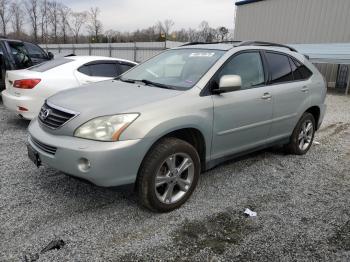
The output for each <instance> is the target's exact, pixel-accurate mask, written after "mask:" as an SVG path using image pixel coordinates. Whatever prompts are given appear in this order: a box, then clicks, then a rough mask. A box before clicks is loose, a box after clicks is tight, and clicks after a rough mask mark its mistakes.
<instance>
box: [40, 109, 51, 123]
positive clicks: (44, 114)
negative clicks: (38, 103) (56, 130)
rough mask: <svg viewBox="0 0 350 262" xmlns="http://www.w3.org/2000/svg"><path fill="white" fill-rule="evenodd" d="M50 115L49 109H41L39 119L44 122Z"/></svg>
mask: <svg viewBox="0 0 350 262" xmlns="http://www.w3.org/2000/svg"><path fill="white" fill-rule="evenodd" d="M50 114H51V109H43V110H42V111H41V112H40V117H41V118H42V119H43V120H45V119H46V118H48V117H49V115H50Z"/></svg>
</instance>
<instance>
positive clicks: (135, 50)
mask: <svg viewBox="0 0 350 262" xmlns="http://www.w3.org/2000/svg"><path fill="white" fill-rule="evenodd" d="M136 59H137V46H136V42H134V62H136Z"/></svg>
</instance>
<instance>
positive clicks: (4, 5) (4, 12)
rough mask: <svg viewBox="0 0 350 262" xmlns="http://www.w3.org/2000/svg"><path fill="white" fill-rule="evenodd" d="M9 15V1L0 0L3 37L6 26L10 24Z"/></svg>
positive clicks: (5, 32) (5, 33)
mask: <svg viewBox="0 0 350 262" xmlns="http://www.w3.org/2000/svg"><path fill="white" fill-rule="evenodd" d="M10 19H11V13H10V1H9V0H0V20H1V26H2V33H3V35H4V36H6V35H7V24H8V23H9V22H10Z"/></svg>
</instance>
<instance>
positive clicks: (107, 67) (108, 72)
mask: <svg viewBox="0 0 350 262" xmlns="http://www.w3.org/2000/svg"><path fill="white" fill-rule="evenodd" d="M86 67H89V75H90V76H98V77H117V76H118V72H117V66H116V64H115V63H98V64H91V65H87V66H86ZM81 69H82V70H83V71H85V73H83V72H82V71H81ZM79 72H82V73H83V74H87V73H86V72H88V71H87V69H86V68H84V67H81V68H80V69H79Z"/></svg>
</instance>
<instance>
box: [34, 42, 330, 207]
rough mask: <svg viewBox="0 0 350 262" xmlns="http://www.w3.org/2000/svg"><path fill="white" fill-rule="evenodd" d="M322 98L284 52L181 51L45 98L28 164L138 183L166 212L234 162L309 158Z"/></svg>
mask: <svg viewBox="0 0 350 262" xmlns="http://www.w3.org/2000/svg"><path fill="white" fill-rule="evenodd" d="M325 97H326V85H325V81H324V79H323V77H322V75H321V74H320V73H319V72H318V71H317V69H316V68H315V67H314V66H313V65H312V64H311V63H310V62H309V61H308V60H307V59H306V57H305V56H304V55H302V54H299V53H298V52H296V51H295V50H294V49H293V48H290V47H288V46H283V45H278V44H272V43H265V42H241V43H236V42H232V43H216V44H200V43H193V44H187V45H185V46H181V47H178V48H175V49H171V50H168V51H165V52H163V53H161V54H160V55H158V56H156V57H154V58H152V59H150V60H148V61H147V62H145V63H143V64H141V65H139V66H137V67H135V68H133V69H131V70H130V71H128V72H126V73H125V74H123V75H122V76H121V77H119V78H118V79H115V80H110V81H105V82H100V83H94V84H91V85H90V86H86V87H83V88H76V89H71V90H67V91H64V92H61V93H58V94H56V95H54V96H52V97H50V98H49V99H48V100H47V101H46V103H45V104H44V105H43V107H42V109H41V112H40V114H39V116H38V118H36V119H34V120H33V121H32V122H31V124H30V126H29V133H30V136H29V140H28V155H29V157H30V159H31V160H33V161H34V163H35V164H36V165H37V166H39V165H40V164H41V163H45V164H47V165H49V166H51V167H53V168H55V169H58V170H61V171H63V172H64V173H67V174H70V175H72V176H76V177H80V178H83V179H86V180H89V181H91V182H92V183H94V184H96V185H99V186H105V187H110V186H117V185H123V184H131V183H134V184H135V188H136V191H137V193H138V195H139V199H140V201H141V203H142V204H143V205H144V206H146V207H148V208H149V209H151V210H154V211H158V212H167V211H171V210H173V209H175V208H178V207H180V206H181V205H182V204H183V203H184V202H185V201H186V200H187V199H188V198H189V197H190V195H191V194H192V192H193V191H194V189H195V187H196V184H197V181H198V178H199V175H200V173H201V172H204V171H206V170H208V169H211V168H213V167H214V166H216V165H218V164H220V163H222V162H223V161H226V160H228V159H231V158H232V157H235V156H237V155H242V154H245V153H247V152H252V151H254V150H259V149H262V148H266V147H270V146H272V145H276V144H279V145H284V146H285V148H286V149H287V150H288V151H289V152H290V153H293V154H297V155H302V154H305V153H306V152H307V151H308V150H309V148H310V147H311V145H312V141H313V138H314V134H315V131H316V130H317V129H318V128H319V127H320V125H321V122H322V120H323V116H324V113H325V108H326V106H325V104H324V101H325Z"/></svg>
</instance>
